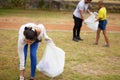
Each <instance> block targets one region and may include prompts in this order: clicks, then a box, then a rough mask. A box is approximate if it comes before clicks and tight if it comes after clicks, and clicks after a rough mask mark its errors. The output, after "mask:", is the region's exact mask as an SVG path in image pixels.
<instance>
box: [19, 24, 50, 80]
mask: <svg viewBox="0 0 120 80" xmlns="http://www.w3.org/2000/svg"><path fill="white" fill-rule="evenodd" d="M43 36H44V39H45V40H46V41H47V42H50V41H52V39H51V38H49V37H48V35H47V34H46V29H45V27H44V25H43V24H38V25H36V24H34V23H27V24H24V25H22V26H21V27H20V29H19V36H18V55H19V60H20V79H19V80H24V71H25V65H26V58H27V50H28V45H30V59H31V76H30V80H35V71H36V63H37V57H36V52H37V48H38V43H39V42H41V40H42V37H43Z"/></svg>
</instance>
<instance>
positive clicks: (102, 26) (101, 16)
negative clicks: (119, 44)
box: [94, 0, 110, 47]
mask: <svg viewBox="0 0 120 80" xmlns="http://www.w3.org/2000/svg"><path fill="white" fill-rule="evenodd" d="M98 6H99V11H98V19H97V21H99V24H98V30H97V33H96V41H95V43H94V44H95V45H98V41H99V38H100V32H101V30H102V32H103V35H104V38H105V41H106V44H105V45H104V47H109V46H110V44H109V40H108V37H107V33H106V25H107V20H106V17H107V16H106V15H107V11H106V8H105V7H104V4H103V1H102V0H100V1H99V2H98Z"/></svg>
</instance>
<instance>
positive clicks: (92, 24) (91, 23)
mask: <svg viewBox="0 0 120 80" xmlns="http://www.w3.org/2000/svg"><path fill="white" fill-rule="evenodd" d="M96 16H97V13H96V12H94V13H91V15H90V16H89V17H88V18H87V19H85V20H84V23H85V24H86V25H87V27H88V28H90V29H92V30H93V31H97V29H98V24H99V22H98V21H96V20H97V19H96V18H95V17H96Z"/></svg>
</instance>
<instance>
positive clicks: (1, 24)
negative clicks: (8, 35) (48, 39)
mask: <svg viewBox="0 0 120 80" xmlns="http://www.w3.org/2000/svg"><path fill="white" fill-rule="evenodd" d="M22 24H24V22H7V21H0V29H19V28H20V26H21V25H22ZM43 24H44V23H43ZM44 26H45V27H46V29H47V30H70V31H72V29H73V22H71V23H70V24H68V23H64V24H44ZM82 31H91V30H90V29H89V28H88V27H87V26H86V25H83V27H82ZM107 31H113V32H120V26H115V25H109V24H108V26H107Z"/></svg>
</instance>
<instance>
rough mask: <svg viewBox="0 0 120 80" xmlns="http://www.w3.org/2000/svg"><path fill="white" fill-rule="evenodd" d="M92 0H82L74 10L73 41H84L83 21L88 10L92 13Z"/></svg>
mask: <svg viewBox="0 0 120 80" xmlns="http://www.w3.org/2000/svg"><path fill="white" fill-rule="evenodd" d="M91 1H92V0H80V2H79V3H78V5H77V6H76V9H75V11H74V12H73V19H74V27H73V41H75V42H78V41H79V40H81V41H83V39H82V38H81V36H80V31H81V27H82V22H83V21H84V14H85V13H86V12H88V13H90V11H89V9H88V6H89V3H90V2H91Z"/></svg>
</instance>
